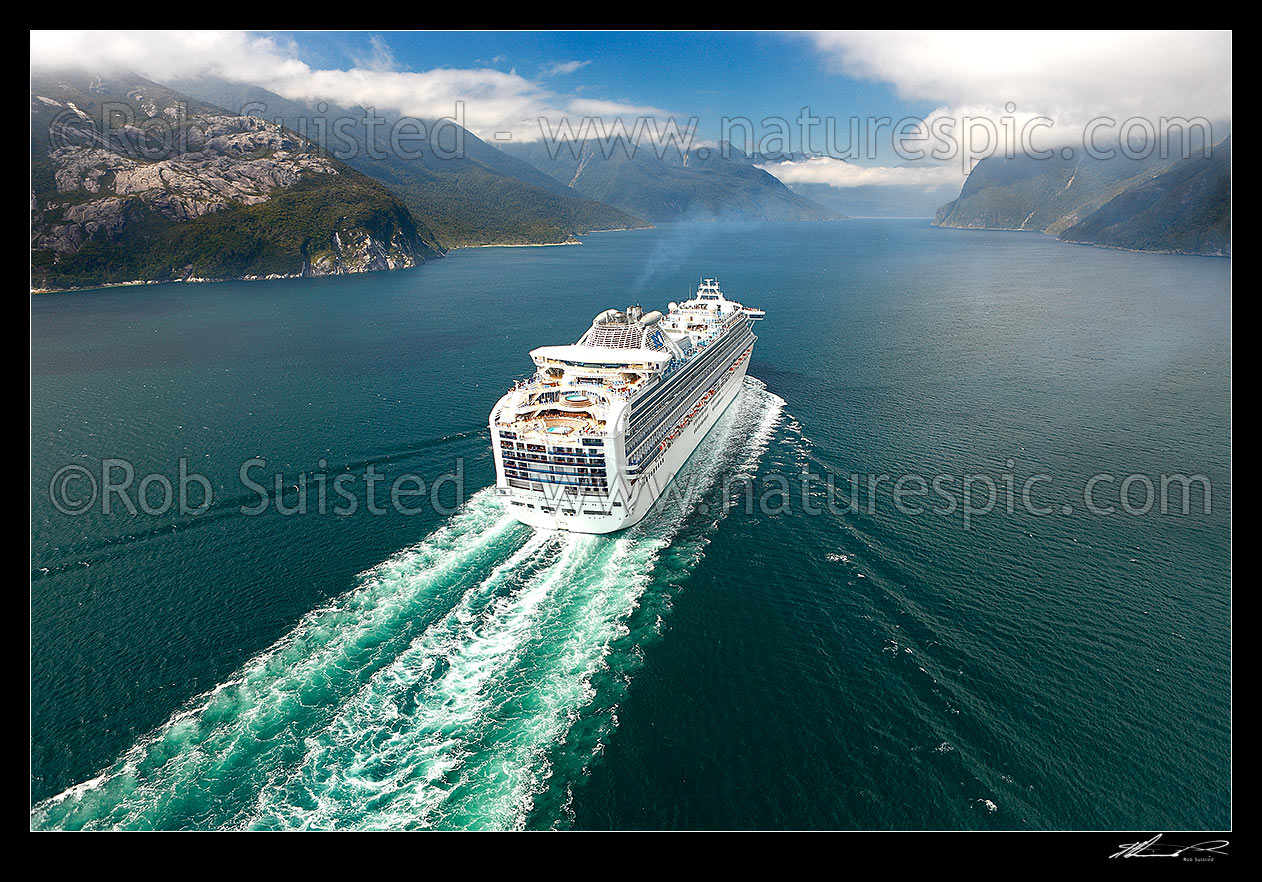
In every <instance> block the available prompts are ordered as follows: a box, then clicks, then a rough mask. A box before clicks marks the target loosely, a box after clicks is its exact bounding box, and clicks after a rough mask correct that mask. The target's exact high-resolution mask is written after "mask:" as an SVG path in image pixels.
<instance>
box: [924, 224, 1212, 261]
mask: <svg viewBox="0 0 1262 882" xmlns="http://www.w3.org/2000/svg"><path fill="white" fill-rule="evenodd" d="M929 226H931V227H935V228H937V229H939V230H964V231H968V230H974V231H982V232H989V233H1032V234H1034V235H1038V236H1047V237H1048V238H1049V239H1054V240H1055V241H1057V242H1064V243H1065V244H1066V245H1087V246H1090V247H1091V248H1107V249H1108V250H1109V251H1125V252H1127V253H1129V254H1166V255H1171V256H1174V257H1218V258H1222V259H1225V260H1231V254H1230V253H1228V254H1223V253H1222V252H1218V251H1171V250H1169V249H1164V248H1127V247H1126V246H1125V245H1108V244H1106V243H1104V242H1087V241H1085V240H1081V239H1062V238H1061V237H1060V236H1058V235H1056V234H1055V233H1049V232H1046V231H1045V230H1023V229H1020V228H1018V227H957V226H948V225H946V224H935V223H931V224H929Z"/></svg>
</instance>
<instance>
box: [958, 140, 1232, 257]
mask: <svg viewBox="0 0 1262 882" xmlns="http://www.w3.org/2000/svg"><path fill="white" fill-rule="evenodd" d="M934 223H935V224H936V225H937V226H942V227H959V228H969V229H1001V230H1037V231H1040V232H1044V233H1048V234H1050V235H1054V236H1058V237H1060V238H1061V239H1064V240H1066V241H1071V242H1080V243H1084V244H1094V245H1107V246H1110V247H1115V248H1128V249H1134V250H1139V251H1174V252H1179V253H1188V254H1211V255H1230V253H1231V145H1230V138H1228V139H1227V140H1225V141H1223V142H1222V143H1220V144H1219V145H1218V146H1216V147H1214V148H1213V150H1212V151H1210V155H1208V156H1203V155H1200V154H1199V153H1194V155H1193V156H1192V157H1191V158H1187V159H1184V158H1181V157H1174V158H1160V157H1157V156H1154V157H1150V158H1143V159H1128V158H1126V157H1124V156H1116V157H1114V158H1112V159H1092V158H1089V157H1083V158H1073V159H1069V160H1065V159H1062V158H1060V157H1055V158H1049V159H1034V158H1031V157H1026V156H1021V157H1015V158H1003V157H990V158H987V159H983V160H982V161H981V162H979V163H978V164H977V165H976V166H975V167H974V168H973V171H972V173H970V174H969V176H968V180H967V181H965V183H964V187H963V188H962V189H961V191H960V195H959V198H957V199H956V200H954V201H953V202H950V203H948V204H946V205H944V206H942V207H941V208H940V209H938V212H937V216H936V217H935V219H934Z"/></svg>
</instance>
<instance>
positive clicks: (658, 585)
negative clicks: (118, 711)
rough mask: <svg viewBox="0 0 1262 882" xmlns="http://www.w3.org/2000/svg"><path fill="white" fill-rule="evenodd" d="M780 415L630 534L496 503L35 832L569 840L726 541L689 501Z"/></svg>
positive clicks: (753, 395)
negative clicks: (676, 598)
mask: <svg viewBox="0 0 1262 882" xmlns="http://www.w3.org/2000/svg"><path fill="white" fill-rule="evenodd" d="M783 404H784V402H783V400H781V399H780V398H779V397H778V396H775V395H774V394H771V393H769V392H768V391H767V390H766V388H765V386H763V384H762V383H761V382H759V381H758V380H755V379H753V378H747V379H746V381H745V387H744V389H743V392H742V394H741V396H740V397H738V398H737V400H736V401H735V402H734V403H733V404H732V406H731V407H730V408H729V409H728V412H727V413H726V414H725V415H724V416H723V418H722V420H721V421H720V422H719V423H718V424H717V425H716V426H715V429H714V431H713V432H712V434H711V437H710V438H708V439H707V440H706V441H705V442H704V443H703V444H702V445H701V447H700V448H699V449H698V450H697V452H696V453H695V454H694V455H693V457H692V459H691V460H690V461H689V463H688V464H687V466H686V467H685V468H684V470H683V471H681V473H680V475H679V476H678V477H677V479H676V481H677V483H678V486H677V487H675V488H673V492H672V493H670V494H668V498H669V499H670V500H671V504H670V505H668V506H667V507H666V508H664V509H663V510H661V511H659V512H657V513H654V514H651V515H650V516H649V518H647V519H646V520H645V521H644V522H642V523H641V524H640V525H639V526H637V527H634V528H632V529H630V530H628V531H625V532H623V533H621V534H617V535H614V536H589V535H579V534H571V533H548V532H541V531H535V530H532V529H531V528H529V527H525V526H523V525H521V524H519V523H518V522H516V521H515V520H513V519H512V518H511V517H509V516H508V515H506V514H505V513H504V511H503V509H502V507H501V506H500V504H499V503H498V502H497V501H496V499H495V497H494V495H493V491H491V490H483V491H480V492H479V493H477V494H475V495H474V496H473V497H471V498H470V500H469V501H468V503H467V504H466V505H465V506H464V508H463V509H462V510H461V511H460V512H459V513H457V514H456V515H454V516H453V517H452V518H451V519H449V521H448V522H447V523H446V524H445V525H444V526H443V527H441V528H440V529H439V530H437V531H435V532H434V533H432V534H431V535H429V536H428V537H426V538H425V539H424V540H423V541H422V542H420V543H419V544H418V545H416V546H414V547H412V548H409V549H407V550H405V551H402V552H400V553H398V554H396V555H395V556H393V557H391V558H390V559H389V560H386V561H384V562H383V563H381V564H379V565H378V566H376V567H374V568H373V569H371V570H369V571H368V572H365V573H363V574H362V575H361V576H360V577H359V578H358V579H357V584H356V587H355V588H354V589H352V590H351V591H349V592H348V593H347V594H346V595H344V596H343V597H341V598H340V599H339V600H337V601H336V602H334V603H331V604H329V605H328V606H326V607H324V608H321V609H318V610H315V611H312V612H311V613H308V614H307V615H306V616H305V617H303V619H302V620H301V621H299V622H298V623H297V625H296V626H295V627H294V628H293V629H292V630H291V631H290V633H289V634H287V635H286V636H285V637H284V638H282V639H281V640H280V641H278V642H277V643H276V644H275V645H273V646H272V647H270V648H269V649H267V650H266V651H264V652H263V653H261V654H260V655H258V656H256V657H255V658H253V659H252V660H251V661H250V662H248V663H247V664H246V665H245V666H244V667H243V668H242V669H241V670H240V671H239V672H238V673H237V674H236V675H235V676H234V677H232V678H230V679H229V680H228V681H227V682H225V683H223V684H221V685H219V686H218V687H216V688H215V689H213V690H211V691H210V692H208V693H205V694H203V695H200V696H198V697H197V698H195V699H193V700H192V701H191V702H189V704H188V705H187V706H186V707H185V709H184V710H182V711H181V712H180V713H178V714H176V715H175V716H174V717H172V718H171V719H170V720H169V721H168V722H167V723H165V724H164V725H163V726H161V727H160V728H159V729H157V730H156V731H154V732H152V733H150V734H149V735H148V736H146V737H145V738H143V739H141V740H140V741H139V742H137V743H136V744H135V745H133V746H132V747H131V748H130V749H129V750H128V751H126V752H125V753H124V754H123V755H122V756H121V757H120V758H119V759H118V760H117V761H116V762H115V763H114V764H113V765H112V766H111V767H110V768H109V769H107V770H105V771H104V772H102V773H101V774H100V775H98V776H97V777H95V778H93V779H92V780H90V781H86V782H83V783H81V784H78V785H76V786H74V787H72V788H70V789H68V790H66V791H64V792H63V793H61V794H59V795H57V796H55V797H52V798H51V799H48V800H45V801H44V802H42V803H40V804H39V805H37V806H35V807H34V809H33V810H32V825H33V826H36V827H46V828H60V829H84V828H86V829H102V828H107V829H108V828H126V829H150V828H156V829H171V828H195V829H209V828H238V829H240V828H245V829H381V828H388V829H410V828H459V829H475V828H495V829H504V828H508V829H513V828H523V827H537V826H542V827H549V826H564V825H565V824H566V823H568V821H569V820H570V819H569V817H568V815H567V809H568V801H567V800H568V795H569V794H570V792H571V789H570V788H571V784H572V783H573V782H574V781H575V780H576V779H577V778H579V777H581V776H582V774H583V772H584V771H585V770H586V769H587V767H588V766H589V765H590V763H591V762H592V760H593V757H595V756H597V755H598V754H599V753H600V751H601V750H602V749H603V745H604V744H605V743H606V741H607V739H608V737H609V736H610V734H611V733H612V731H613V729H614V728H615V727H616V725H617V705H618V702H619V700H620V698H621V695H622V694H623V691H624V690H625V689H626V688H627V685H628V683H629V682H630V679H631V674H632V673H633V671H634V666H635V659H636V658H638V657H640V656H641V654H642V651H643V646H644V645H645V644H646V643H648V642H651V640H652V639H653V638H654V636H655V635H656V633H657V632H658V629H659V628H660V622H661V615H662V614H663V613H664V612H665V611H666V610H667V609H668V608H669V599H670V594H671V592H673V591H675V590H677V587H678V586H679V585H681V584H682V583H683V582H684V581H685V579H686V575H687V572H688V570H689V568H690V566H691V565H692V564H693V563H694V562H695V560H696V559H697V558H698V557H699V556H700V553H701V548H703V547H704V545H705V543H706V542H707V541H708V540H707V539H706V538H705V537H706V535H707V533H709V532H710V531H712V530H714V529H716V528H717V527H718V521H719V519H718V518H715V517H708V518H707V517H705V516H703V515H701V514H700V513H698V512H694V510H693V509H694V507H695V505H694V504H695V502H696V501H697V500H699V499H700V497H701V496H702V495H703V494H706V493H707V492H708V491H709V490H710V489H712V488H713V487H714V486H715V485H716V482H717V481H719V479H720V478H721V476H723V475H724V474H731V473H741V472H747V471H750V470H752V469H754V468H755V467H756V466H757V464H758V461H759V459H760V458H761V456H762V454H763V453H764V451H765V450H766V447H767V444H768V442H769V440H770V438H771V436H772V434H773V433H774V431H775V429H776V426H777V425H778V423H779V421H780V420H781V415H782V407H783ZM667 552H669V553H667Z"/></svg>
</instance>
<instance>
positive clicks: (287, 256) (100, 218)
mask: <svg viewBox="0 0 1262 882" xmlns="http://www.w3.org/2000/svg"><path fill="white" fill-rule="evenodd" d="M30 199H31V277H32V287H33V288H38V289H43V288H65V287H78V286H95V285H102V284H110V283H120V282H131V281H171V280H186V279H207V278H209V279H227V278H259V277H267V276H290V275H303V276H320V275H338V274H342V273H353V272H366V271H371V270H383V269H397V268H402V267H410V266H415V265H416V264H418V263H421V262H423V261H424V259H425V256H426V255H427V254H431V255H432V254H434V253H436V252H435V251H434V250H433V249H432V248H431V247H430V246H428V245H427V244H426V240H431V241H432V240H433V239H434V236H433V233H432V232H431V231H429V230H426V229H425V228H424V226H423V225H418V223H417V222H416V220H415V218H414V217H413V216H412V214H411V213H410V212H409V211H408V210H407V207H406V206H405V205H404V204H403V203H402V202H401V201H400V200H399V199H397V198H396V197H395V196H394V195H392V194H391V193H390V192H389V191H388V190H387V189H386V188H385V187H383V186H382V185H381V184H379V183H377V182H376V181H373V180H372V179H371V178H368V177H367V176H365V175H362V174H360V173H359V172H357V171H355V170H353V169H352V168H350V167H349V166H347V165H345V164H344V163H341V162H339V161H337V160H336V159H333V158H332V157H330V156H328V155H327V154H325V153H323V152H322V151H320V150H319V149H318V148H316V147H315V146H314V145H313V144H311V142H309V141H308V140H307V139H305V138H303V137H301V136H300V135H298V134H296V133H294V132H292V131H288V130H286V129H283V128H282V127H281V126H279V125H276V124H275V123H269V122H266V121H263V120H259V119H253V118H249V117H241V116H236V115H233V114H230V113H227V112H226V111H224V110H222V109H221V108H219V107H215V106H213V105H211V104H208V103H205V102H202V101H198V100H196V99H194V98H191V97H189V96H187V95H183V94H181V93H179V92H175V91H173V90H171V89H168V88H166V87H163V86H160V85H158V84H156V83H153V82H150V81H148V80H145V79H142V78H141V77H138V76H136V75H134V74H129V73H113V74H110V75H107V76H97V77H94V78H89V77H86V76H83V75H80V74H56V73H49V74H40V75H32V78H31V187H30Z"/></svg>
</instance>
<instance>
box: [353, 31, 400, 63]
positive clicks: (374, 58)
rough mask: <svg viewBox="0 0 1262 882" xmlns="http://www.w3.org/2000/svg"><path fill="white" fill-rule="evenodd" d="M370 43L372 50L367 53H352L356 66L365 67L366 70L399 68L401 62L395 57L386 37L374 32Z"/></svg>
mask: <svg viewBox="0 0 1262 882" xmlns="http://www.w3.org/2000/svg"><path fill="white" fill-rule="evenodd" d="M368 43H369V45H370V46H371V51H369V52H368V53H366V54H363V53H355V54H352V55H351V59H352V60H353V61H354V62H355V66H356V67H360V68H364V69H365V70H398V69H399V62H398V61H397V60H396V59H395V57H394V51H393V50H392V49H391V48H390V44H389V43H387V42H386V40H385V38H384V37H382V36H380V35H378V34H373V35H372V37H370V38H369V40H368Z"/></svg>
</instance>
